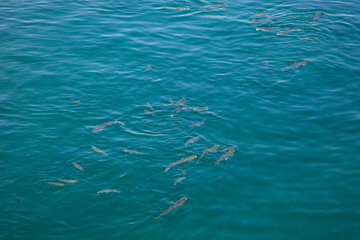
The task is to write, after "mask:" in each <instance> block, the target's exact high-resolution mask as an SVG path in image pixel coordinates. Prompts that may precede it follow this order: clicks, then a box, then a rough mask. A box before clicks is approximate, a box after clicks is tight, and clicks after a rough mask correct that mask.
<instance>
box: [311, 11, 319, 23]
mask: <svg viewBox="0 0 360 240" xmlns="http://www.w3.org/2000/svg"><path fill="white" fill-rule="evenodd" d="M320 16H321V12H317V13H315V15H314V19H313V24H314V23H315V20H316V19H317V18H319V17H320Z"/></svg>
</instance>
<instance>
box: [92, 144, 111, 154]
mask: <svg viewBox="0 0 360 240" xmlns="http://www.w3.org/2000/svg"><path fill="white" fill-rule="evenodd" d="M91 148H92V149H93V150H94V151H95V152H98V153H101V154H103V155H105V156H108V154H107V153H106V152H104V151H102V150H100V149H98V148H97V147H95V146H91Z"/></svg>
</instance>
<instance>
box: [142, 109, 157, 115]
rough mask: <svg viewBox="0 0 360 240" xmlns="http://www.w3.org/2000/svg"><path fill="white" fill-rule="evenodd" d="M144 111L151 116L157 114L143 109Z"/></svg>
mask: <svg viewBox="0 0 360 240" xmlns="http://www.w3.org/2000/svg"><path fill="white" fill-rule="evenodd" d="M144 112H145V113H146V114H151V116H157V115H156V114H155V113H152V112H149V111H148V110H146V109H145V110H144Z"/></svg>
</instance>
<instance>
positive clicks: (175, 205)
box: [154, 197, 188, 219]
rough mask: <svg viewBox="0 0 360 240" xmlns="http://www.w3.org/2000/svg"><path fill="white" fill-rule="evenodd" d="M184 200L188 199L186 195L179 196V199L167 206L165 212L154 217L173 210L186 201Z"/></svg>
mask: <svg viewBox="0 0 360 240" xmlns="http://www.w3.org/2000/svg"><path fill="white" fill-rule="evenodd" d="M186 200H188V199H187V198H186V197H183V198H181V199H180V200H178V201H177V202H176V203H174V204H173V205H172V206H171V207H169V208H168V209H167V210H166V211H165V212H163V213H161V214H160V215H158V216H156V217H154V219H156V218H159V217H161V216H164V215H165V214H167V213H169V212H171V211H172V210H174V209H175V208H177V207H180V206H181V205H183V204H184V202H186Z"/></svg>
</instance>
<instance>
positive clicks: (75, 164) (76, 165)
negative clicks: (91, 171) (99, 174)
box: [72, 162, 85, 171]
mask: <svg viewBox="0 0 360 240" xmlns="http://www.w3.org/2000/svg"><path fill="white" fill-rule="evenodd" d="M72 164H73V165H74V167H76V168H78V169H80V170H81V171H85V169H83V168H82V167H81V166H80V165H79V164H77V163H76V162H72Z"/></svg>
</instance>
